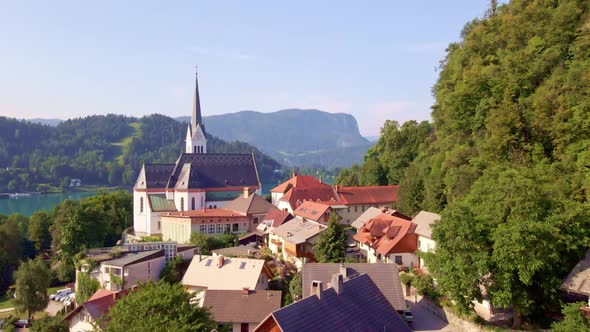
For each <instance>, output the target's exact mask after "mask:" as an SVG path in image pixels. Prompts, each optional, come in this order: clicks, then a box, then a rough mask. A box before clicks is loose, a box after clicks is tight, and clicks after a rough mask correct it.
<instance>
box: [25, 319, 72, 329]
mask: <svg viewBox="0 0 590 332" xmlns="http://www.w3.org/2000/svg"><path fill="white" fill-rule="evenodd" d="M69 330H70V325H69V324H68V321H67V320H63V316H59V315H58V316H55V317H51V316H47V317H45V318H41V319H36V320H35V323H33V326H31V328H30V331H31V332H68V331H69Z"/></svg>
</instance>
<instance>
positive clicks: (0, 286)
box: [0, 215, 25, 294]
mask: <svg viewBox="0 0 590 332" xmlns="http://www.w3.org/2000/svg"><path fill="white" fill-rule="evenodd" d="M24 241H25V237H24V233H23V230H22V229H21V227H20V226H19V225H18V224H17V221H16V220H15V219H14V218H9V217H6V216H2V215H0V294H4V292H6V290H7V289H8V286H9V285H10V284H12V282H13V275H12V274H13V272H14V271H15V270H16V268H17V267H18V262H19V260H20V259H22V258H23V257H24V249H23V248H24Z"/></svg>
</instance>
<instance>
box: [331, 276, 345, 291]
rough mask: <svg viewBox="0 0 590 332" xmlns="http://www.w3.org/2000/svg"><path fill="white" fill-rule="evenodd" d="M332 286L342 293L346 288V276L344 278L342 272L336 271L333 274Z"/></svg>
mask: <svg viewBox="0 0 590 332" xmlns="http://www.w3.org/2000/svg"><path fill="white" fill-rule="evenodd" d="M332 288H334V291H336V294H338V295H341V294H342V291H343V290H344V278H342V275H341V274H338V273H336V274H334V275H332Z"/></svg>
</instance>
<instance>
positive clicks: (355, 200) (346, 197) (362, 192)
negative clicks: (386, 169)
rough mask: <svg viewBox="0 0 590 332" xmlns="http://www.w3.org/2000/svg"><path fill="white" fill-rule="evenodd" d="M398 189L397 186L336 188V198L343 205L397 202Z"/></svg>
mask: <svg viewBox="0 0 590 332" xmlns="http://www.w3.org/2000/svg"><path fill="white" fill-rule="evenodd" d="M398 189H399V185H395V186H371V187H340V186H336V191H337V192H338V196H339V197H340V200H342V202H343V203H344V204H345V205H356V204H379V203H393V202H397V191H398Z"/></svg>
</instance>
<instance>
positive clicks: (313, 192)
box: [281, 186, 339, 210]
mask: <svg viewBox="0 0 590 332" xmlns="http://www.w3.org/2000/svg"><path fill="white" fill-rule="evenodd" d="M281 200H282V201H287V202H289V205H291V208H292V209H293V210H295V209H297V207H298V206H299V205H301V204H303V202H304V201H315V202H337V201H339V199H338V196H337V195H336V193H335V192H334V189H333V188H332V187H331V186H325V187H316V188H291V190H289V191H288V192H287V193H286V194H285V196H283V197H282V198H281Z"/></svg>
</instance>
